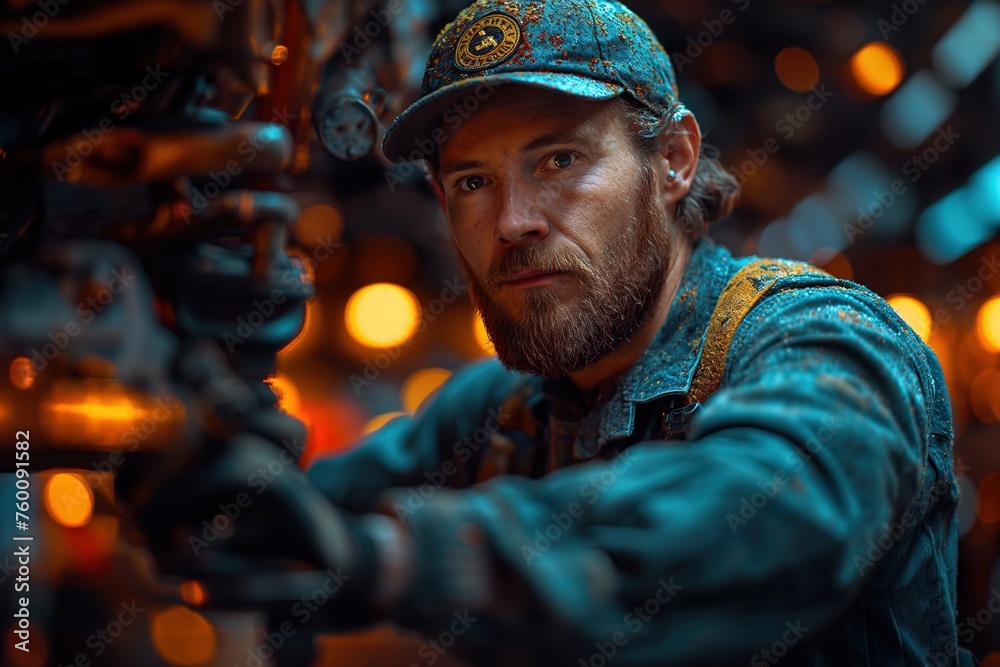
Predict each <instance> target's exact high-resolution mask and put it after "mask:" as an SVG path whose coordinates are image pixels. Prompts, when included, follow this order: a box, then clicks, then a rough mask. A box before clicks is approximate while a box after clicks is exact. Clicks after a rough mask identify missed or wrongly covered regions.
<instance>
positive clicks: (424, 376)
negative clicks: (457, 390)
mask: <svg viewBox="0 0 1000 667" xmlns="http://www.w3.org/2000/svg"><path fill="white" fill-rule="evenodd" d="M449 377H451V371H448V370H445V369H443V368H425V369H423V370H420V371H417V372H416V373H414V374H413V375H411V376H410V377H408V378H406V380H405V381H404V382H403V389H402V393H403V409H404V410H405V411H406V412H409V413H410V414H413V413H414V412H416V411H417V408H419V407H420V404H421V403H423V402H424V399H426V398H427V397H428V396H430V395H431V394H433V393H434V392H435V391H437V390H438V388H439V387H440V386H441V385H442V384H444V383H445V380H447V379H448V378H449Z"/></svg>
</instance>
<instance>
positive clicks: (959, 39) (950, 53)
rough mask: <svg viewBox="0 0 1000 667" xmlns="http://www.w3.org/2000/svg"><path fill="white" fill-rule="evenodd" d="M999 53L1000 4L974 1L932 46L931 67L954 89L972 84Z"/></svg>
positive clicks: (987, 0) (988, 1)
mask: <svg viewBox="0 0 1000 667" xmlns="http://www.w3.org/2000/svg"><path fill="white" fill-rule="evenodd" d="M997 53H1000V5H998V4H997V3H996V2H992V1H991V0H985V1H980V2H973V3H972V5H970V6H969V9H968V11H966V12H965V15H963V16H962V18H960V19H959V20H958V22H957V23H955V25H953V26H952V27H951V29H950V30H949V31H948V32H947V33H945V36H944V37H942V38H941V41H940V42H938V43H937V46H935V47H934V53H933V56H932V57H933V59H934V67H935V68H937V71H938V73H939V74H940V75H941V78H942V79H943V80H944V81H946V82H947V83H949V84H951V85H952V86H954V87H956V88H964V87H965V86H967V85H969V84H970V83H972V81H973V80H974V79H975V78H976V77H977V76H979V74H980V73H982V71H983V70H984V69H986V67H987V66H988V65H989V64H990V62H992V61H993V59H994V58H995V57H996V56H997Z"/></svg>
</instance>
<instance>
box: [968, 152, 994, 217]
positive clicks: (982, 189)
mask: <svg viewBox="0 0 1000 667" xmlns="http://www.w3.org/2000/svg"><path fill="white" fill-rule="evenodd" d="M968 187H970V188H971V189H972V191H973V194H972V198H973V200H974V201H976V202H979V205H980V206H981V208H982V212H983V217H984V218H985V219H986V220H987V221H988V224H989V225H990V226H992V227H994V228H995V227H998V226H1000V156H997V157H995V158H993V159H992V160H990V161H989V162H987V163H986V164H984V165H983V166H982V167H980V168H979V169H977V170H976V172H975V173H974V174H972V176H971V177H970V178H969V186H968Z"/></svg>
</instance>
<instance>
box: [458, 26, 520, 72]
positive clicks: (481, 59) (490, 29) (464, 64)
mask: <svg viewBox="0 0 1000 667" xmlns="http://www.w3.org/2000/svg"><path fill="white" fill-rule="evenodd" d="M520 41H521V26H519V25H518V24H517V21H516V20H514V17H513V16H510V15H509V14H501V13H495V14H487V15H486V16H484V17H483V18H481V19H479V20H478V21H476V22H475V23H473V24H472V25H471V26H469V27H468V28H466V30H465V32H463V33H462V36H461V37H460V38H459V40H458V44H457V45H456V46H455V66H456V67H458V68H459V69H464V70H467V71H475V70H480V69H486V68H487V67H491V66H493V65H496V64H497V63H499V62H502V61H504V60H506V59H507V58H509V57H510V56H511V54H513V53H514V51H515V50H516V49H517V45H518V43H519V42H520Z"/></svg>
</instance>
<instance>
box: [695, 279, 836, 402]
mask: <svg viewBox="0 0 1000 667" xmlns="http://www.w3.org/2000/svg"><path fill="white" fill-rule="evenodd" d="M802 273H811V274H818V275H824V276H825V275H829V274H827V273H826V272H824V271H820V270H819V269H817V268H815V267H812V266H809V265H808V264H804V263H801V262H786V261H782V260H776V259H759V260H757V261H754V262H750V263H749V264H747V265H746V266H744V267H743V268H742V269H740V270H739V271H738V272H737V273H736V275H735V276H733V277H732V279H731V280H730V281H729V283H728V284H727V285H726V287H725V289H723V290H722V294H721V295H720V296H719V301H718V302H717V303H716V304H715V310H714V311H712V319H711V320H709V323H708V331H707V332H706V333H705V342H704V345H703V347H702V351H701V361H699V362H698V368H697V369H696V370H695V373H694V379H693V380H692V382H691V391H690V393H688V401H689V403H703V402H704V401H705V399H707V398H708V397H709V396H711V395H712V394H713V393H714V392H715V390H716V389H718V388H719V383H720V382H722V374H723V373H724V372H725V370H726V356H727V355H728V354H729V346H730V344H731V343H732V341H733V335H734V334H735V333H736V329H737V327H739V325H740V322H742V321H743V318H744V317H746V315H747V313H749V312H750V310H751V309H752V308H753V307H754V306H755V305H756V304H757V302H758V301H760V299H761V297H763V296H764V295H765V294H767V292H768V290H770V289H771V287H772V286H773V285H774V283H776V282H777V281H778V279H780V278H784V277H785V276H791V275H796V274H802Z"/></svg>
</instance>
